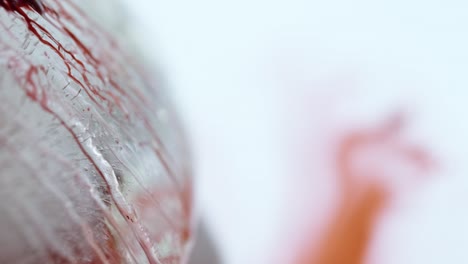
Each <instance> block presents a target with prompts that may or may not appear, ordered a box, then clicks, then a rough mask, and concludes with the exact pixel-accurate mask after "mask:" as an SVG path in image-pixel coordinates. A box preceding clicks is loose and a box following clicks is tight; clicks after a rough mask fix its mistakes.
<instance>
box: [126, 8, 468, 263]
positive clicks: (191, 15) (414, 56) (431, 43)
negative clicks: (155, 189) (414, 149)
mask: <svg viewBox="0 0 468 264" xmlns="http://www.w3.org/2000/svg"><path fill="white" fill-rule="evenodd" d="M126 6H127V7H128V9H127V10H128V13H129V14H130V17H131V20H133V21H135V22H137V23H136V25H135V26H133V27H132V33H133V35H134V36H135V37H136V38H138V39H139V40H140V41H142V43H144V45H143V46H144V47H145V50H144V53H145V54H150V55H151V57H152V59H153V60H155V61H156V62H157V63H158V64H159V66H160V68H161V69H162V71H163V72H164V74H165V75H166V76H167V77H168V81H169V84H170V87H171V89H173V93H174V98H175V101H176V103H177V104H178V107H179V110H180V113H181V115H182V117H183V118H184V119H185V121H186V123H187V127H188V130H189V131H190V133H191V136H192V141H193V149H194V157H195V164H196V172H197V180H198V184H197V188H198V202H199V207H200V210H201V213H202V214H203V215H205V216H206V218H207V221H208V224H209V225H210V227H211V228H212V230H213V233H214V234H215V236H216V239H217V242H218V244H219V246H220V249H221V253H222V254H223V257H224V259H225V262H226V263H228V264H230V263H232V264H244V263H252V264H258V263H270V262H268V256H269V254H271V251H270V250H272V249H284V250H285V251H287V250H288V244H287V243H284V242H285V241H284V238H282V237H281V235H280V232H279V231H278V230H280V229H281V228H282V224H283V223H284V222H283V221H284V219H285V215H284V214H282V212H283V210H284V207H285V204H284V199H283V198H284V196H285V195H286V186H287V185H288V183H287V180H288V177H287V176H286V175H288V173H291V171H293V169H291V168H290V167H288V166H289V165H288V164H287V163H286V162H285V160H286V159H287V157H285V156H286V155H287V154H285V150H284V138H283V134H282V133H283V132H284V127H283V126H282V124H283V123H282V120H283V119H284V117H285V116H284V115H285V113H287V109H284V107H286V106H285V104H284V101H285V100H286V98H285V97H284V94H285V91H288V92H289V94H292V96H294V94H296V92H297V91H299V90H301V89H305V87H307V84H308V83H313V82H316V81H317V80H321V79H322V78H324V77H323V76H329V75H330V74H331V75H333V72H334V71H342V70H344V71H347V70H350V71H353V72H359V74H360V76H363V77H362V78H363V79H364V82H363V85H362V86H363V87H361V88H362V89H364V90H366V91H368V92H367V93H366V94H367V95H366V96H364V97H363V98H361V100H360V101H359V102H360V103H359V104H354V105H353V106H354V108H352V109H353V110H352V111H354V112H355V113H357V115H362V116H363V117H365V118H371V117H372V115H378V114H379V113H382V112H386V111H388V109H389V108H392V107H394V106H395V105H397V104H399V103H401V102H404V103H405V104H410V105H411V107H413V108H414V109H415V111H416V110H417V111H418V113H419V115H418V127H419V132H417V133H418V135H421V137H423V138H424V139H425V140H426V142H429V143H430V147H431V148H432V149H433V151H434V152H435V153H436V154H437V156H438V157H439V159H440V161H441V164H443V172H441V173H439V174H440V175H437V176H436V177H434V179H432V180H431V182H430V183H429V184H427V185H426V187H425V189H423V190H421V191H420V193H419V194H417V195H415V198H414V199H412V202H411V203H409V204H408V205H407V206H406V207H405V208H403V209H402V212H401V214H400V215H399V216H397V217H394V219H393V220H389V221H392V223H391V224H389V228H388V229H387V230H386V231H385V232H387V233H389V234H387V237H388V239H386V242H382V243H383V244H382V245H384V248H385V250H384V252H381V251H379V249H378V248H377V249H375V250H376V252H378V256H383V257H384V258H383V259H379V260H378V261H375V260H374V262H376V263H408V264H410V263H411V264H414V263H421V264H423V263H424V264H429V263H437V264H440V263H468V256H467V255H466V254H467V253H465V249H466V247H468V228H467V225H468V224H467V223H468V214H467V206H466V202H464V201H468V197H467V196H468V180H467V178H468V177H467V172H468V162H466V159H467V157H468V155H467V154H468V139H467V135H468V121H467V120H466V113H468V92H467V91H468V86H467V85H468V80H467V76H468V48H467V47H468V37H467V32H468V31H467V29H468V16H466V14H467V13H468V12H467V11H468V4H466V3H465V1H453V0H452V1H451V0H448V1H427V0H426V1H422V0H413V1H404V0H396V1H377V2H376V1H370V0H361V1H344V0H332V1H310V0H309V1H306V0H303V1H300V0H289V1H285V0H283V1H274V0H269V1H266V0H237V1H215V0H199V1H184V0H172V1H159V0H155V1H150V0H132V1H130V0H128V1H127V3H126ZM297 93H298V94H300V93H299V92H297ZM421 223H423V224H421ZM385 232H384V233H385ZM402 238H404V239H402ZM392 239H393V240H392ZM387 249H388V250H387ZM386 252H387V253H386ZM389 252H391V254H390V253H389ZM370 261H371V262H372V258H371V260H370Z"/></svg>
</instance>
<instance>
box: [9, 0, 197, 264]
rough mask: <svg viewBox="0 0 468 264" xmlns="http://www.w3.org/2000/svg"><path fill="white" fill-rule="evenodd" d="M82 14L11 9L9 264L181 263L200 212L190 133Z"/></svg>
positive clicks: (57, 5) (63, 4)
mask: <svg viewBox="0 0 468 264" xmlns="http://www.w3.org/2000/svg"><path fill="white" fill-rule="evenodd" d="M77 3H78V1H73V0H47V1H38V0H35V1H1V2H0V36H1V37H0V67H1V70H0V148H1V152H0V163H1V166H0V186H1V187H0V196H2V203H1V204H0V215H1V217H0V241H1V242H2V244H4V243H6V241H9V247H6V248H4V249H0V262H2V263H180V262H181V261H182V259H183V258H184V255H185V254H186V251H187V244H188V243H189V241H190V237H191V209H190V208H191V203H192V202H191V175H190V164H189V157H188V151H187V149H186V144H185V141H184V140H183V138H184V137H183V132H182V129H181V126H180V124H179V122H178V120H177V118H176V117H175V116H174V114H173V113H174V110H173V109H172V107H171V104H170V101H169V100H168V98H167V96H166V95H165V94H164V93H163V90H162V89H160V87H157V86H156V84H157V82H156V81H155V80H152V79H150V78H148V76H149V75H148V74H146V73H145V71H144V70H143V68H142V67H141V66H139V64H138V63H137V62H136V61H135V59H134V58H133V57H132V56H130V55H129V54H127V53H126V52H125V51H124V50H123V49H122V46H121V44H120V43H119V42H117V41H116V40H115V39H114V38H113V37H112V36H110V35H109V34H107V33H106V32H104V31H103V30H102V29H101V28H100V26H99V25H98V24H96V23H94V22H93V21H92V20H91V19H90V18H88V17H87V15H86V13H85V12H83V11H82V10H81V9H80V8H79V6H78V4H77ZM3 197H5V198H4V199H3ZM4 240H5V241H4Z"/></svg>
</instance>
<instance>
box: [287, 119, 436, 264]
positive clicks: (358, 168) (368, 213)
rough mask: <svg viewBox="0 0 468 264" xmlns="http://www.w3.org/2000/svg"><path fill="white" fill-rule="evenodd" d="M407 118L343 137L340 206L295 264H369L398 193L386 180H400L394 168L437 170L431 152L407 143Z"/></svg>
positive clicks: (338, 161)
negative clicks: (377, 232)
mask: <svg viewBox="0 0 468 264" xmlns="http://www.w3.org/2000/svg"><path fill="white" fill-rule="evenodd" d="M404 119H405V118H404V115H402V114H396V115H395V116H393V117H391V118H389V119H388V120H386V121H385V122H384V123H383V124H381V125H377V126H375V127H374V128H372V127H371V128H361V129H355V130H354V131H348V132H346V133H341V136H338V137H339V138H340V139H339V140H338V144H337V150H336V152H335V157H334V163H333V164H334V167H335V168H334V171H335V172H336V176H337V177H338V183H339V192H338V193H339V195H340V197H339V200H338V206H337V208H336V210H335V213H333V215H332V217H331V219H330V221H329V222H328V223H327V224H326V225H325V226H326V227H325V231H324V232H322V233H320V234H318V233H317V232H312V233H308V234H309V235H308V237H309V242H306V243H304V244H303V245H302V246H301V250H300V251H299V252H300V254H299V257H297V258H296V260H295V262H294V263H297V264H315V263H316V264H337V263H347V264H361V263H365V259H366V255H367V253H368V249H369V246H370V241H371V238H372V234H373V230H374V225H375V224H376V221H377V218H378V217H379V215H380V214H381V213H382V212H383V210H384V209H385V206H386V205H387V204H388V202H389V201H390V200H391V198H392V197H393V195H394V193H393V192H395V190H392V187H391V186H390V185H391V184H390V183H389V182H388V181H385V178H392V177H394V178H395V177H398V175H396V171H398V170H396V171H392V169H391V168H392V166H397V167H405V166H406V167H414V168H416V171H417V173H416V174H418V175H419V174H421V175H425V174H427V173H428V170H430V169H431V168H433V161H432V160H431V158H430V156H429V154H428V153H427V151H426V150H424V149H422V148H420V147H415V146H411V145H409V144H408V143H407V142H406V141H404V140H403V139H402V137H401V133H400V132H401V130H402V129H403V124H404ZM338 134H340V133H338ZM382 153H386V155H384V154H382ZM359 161H360V162H359ZM395 162H397V163H395ZM406 167H405V168H406ZM400 172H401V171H400ZM418 175H411V176H418ZM408 181H410V179H408ZM306 241H307V240H306ZM313 245H317V246H316V247H314V246H313Z"/></svg>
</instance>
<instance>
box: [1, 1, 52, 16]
mask: <svg viewBox="0 0 468 264" xmlns="http://www.w3.org/2000/svg"><path fill="white" fill-rule="evenodd" d="M0 6H1V7H3V8H5V9H6V10H8V11H11V12H15V11H16V12H17V11H18V10H20V8H29V9H32V10H34V11H36V12H37V13H39V14H41V15H42V14H43V13H44V6H43V5H42V1H41V0H1V1H0Z"/></svg>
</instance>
